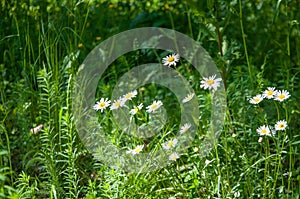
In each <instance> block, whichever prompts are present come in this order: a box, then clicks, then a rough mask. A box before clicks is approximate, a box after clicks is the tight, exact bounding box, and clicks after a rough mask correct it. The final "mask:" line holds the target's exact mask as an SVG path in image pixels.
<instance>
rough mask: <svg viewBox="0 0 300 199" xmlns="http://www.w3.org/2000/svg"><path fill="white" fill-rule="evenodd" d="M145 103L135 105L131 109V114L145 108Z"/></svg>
mask: <svg viewBox="0 0 300 199" xmlns="http://www.w3.org/2000/svg"><path fill="white" fill-rule="evenodd" d="M143 106H144V105H143V103H140V105H138V106H134V107H133V109H131V110H130V111H129V113H130V114H132V115H135V114H136V113H137V112H138V111H139V110H141V109H142V108H143Z"/></svg>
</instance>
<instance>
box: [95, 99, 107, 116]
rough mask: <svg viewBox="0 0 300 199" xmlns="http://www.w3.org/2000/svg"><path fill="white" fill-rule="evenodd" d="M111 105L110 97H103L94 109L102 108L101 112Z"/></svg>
mask: <svg viewBox="0 0 300 199" xmlns="http://www.w3.org/2000/svg"><path fill="white" fill-rule="evenodd" d="M109 105H110V100H108V98H106V99H104V98H101V99H100V101H99V102H97V103H96V104H95V105H94V106H93V109H94V110H96V111H98V110H101V113H102V112H103V110H104V109H106V108H107V107H108V106H109Z"/></svg>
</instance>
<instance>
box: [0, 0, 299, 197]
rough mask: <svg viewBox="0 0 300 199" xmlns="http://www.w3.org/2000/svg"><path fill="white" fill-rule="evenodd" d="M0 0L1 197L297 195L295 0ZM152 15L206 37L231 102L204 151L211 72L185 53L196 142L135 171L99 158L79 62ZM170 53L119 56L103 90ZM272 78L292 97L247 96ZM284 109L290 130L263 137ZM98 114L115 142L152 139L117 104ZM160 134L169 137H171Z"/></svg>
mask: <svg viewBox="0 0 300 199" xmlns="http://www.w3.org/2000/svg"><path fill="white" fill-rule="evenodd" d="M0 3H1V12H2V15H1V16H2V17H1V19H0V29H1V31H0V52H2V54H1V55H2V56H0V74H1V76H0V88H1V90H0V198H22V199H23V198H53V199H54V198H91V199H92V198H172V197H173V198H174V197H175V198H208V197H209V198H234V197H236V196H238V193H240V198H258V197H260V198H298V197H299V193H300V190H299V187H300V166H299V164H300V159H299V157H300V156H299V149H300V142H299V138H300V136H299V128H300V126H299V123H300V121H299V118H300V111H299V110H300V103H299V100H300V97H299V96H300V95H299V93H300V85H299V76H300V67H299V66H300V54H299V53H300V45H299V38H300V29H299V19H300V16H299V15H300V14H299V10H300V7H299V6H300V4H299V3H298V2H297V1H296V0H278V1H275V2H274V1H271V0H243V1H242V0H234V1H229V0H207V1H196V0H182V1H175V0H167V1H158V0H152V1H150V0H140V1H134V0H111V1H110V0H82V1H77V0H76V1H75V0H71V1H67V0H60V1H54V0H48V1H43V0H11V1H6V0H1V1H0ZM149 26H152V27H165V28H172V29H174V30H177V31H179V32H182V33H184V34H186V35H189V36H190V37H192V38H193V39H195V40H197V41H198V42H200V43H201V45H202V46H203V47H204V48H205V49H206V50H207V51H208V53H209V54H210V55H211V57H213V59H214V61H215V63H216V64H217V66H218V68H219V69H220V71H221V73H222V75H223V81H224V83H225V86H226V91H227V105H228V111H227V117H226V124H225V126H224V129H223V132H222V134H221V136H220V139H219V140H218V144H217V145H216V146H215V147H214V150H213V151H212V152H211V153H210V154H209V155H208V156H207V157H206V158H199V151H197V150H198V148H199V146H200V145H201V144H202V140H203V134H204V133H205V132H206V130H207V128H208V125H209V116H210V112H209V108H210V107H209V106H210V103H209V100H208V98H210V96H209V95H208V94H207V93H206V92H204V91H201V90H200V91H199V87H200V80H201V77H199V75H196V74H195V71H193V70H191V69H190V67H189V64H188V63H186V62H185V61H184V60H183V61H181V63H180V66H178V67H177V68H176V70H177V71H179V72H180V73H181V74H182V75H183V76H184V77H185V78H186V79H188V80H189V82H191V85H192V86H193V88H194V89H195V90H196V89H197V92H196V97H197V99H198V101H199V104H200V107H199V108H200V110H201V121H200V122H199V124H200V127H201V128H199V130H198V132H197V135H196V138H197V139H195V141H194V143H193V144H194V146H193V147H191V148H190V149H189V150H188V151H187V152H186V153H185V154H183V155H182V156H181V157H180V159H178V160H177V161H176V162H175V163H174V164H172V165H169V166H168V167H166V168H163V169H160V170H157V171H154V172H151V173H141V174H129V173H125V172H123V171H118V170H114V169H112V168H110V167H109V165H103V164H102V163H100V162H98V161H96V160H95V159H94V158H93V157H92V156H91V154H90V153H89V152H88V151H87V150H86V148H85V147H84V146H83V144H82V143H81V140H80V139H79V137H78V135H77V132H76V128H75V124H74V119H73V115H72V107H71V104H72V99H71V94H72V89H73V86H74V85H73V84H74V79H75V77H76V74H77V71H78V68H79V66H80V64H81V63H82V61H83V60H84V59H85V57H86V56H87V54H88V53H89V52H90V51H91V50H92V49H93V48H94V47H95V46H96V45H97V44H99V43H100V42H102V41H103V40H105V39H106V38H109V37H110V36H112V35H114V34H117V33H119V32H121V31H124V30H128V29H132V28H138V27H149ZM166 55H168V53H167V52H161V51H157V52H156V51H151V50H149V51H135V52H131V53H128V54H126V55H124V56H122V57H120V58H118V60H116V61H115V62H114V63H113V64H112V65H111V66H110V67H109V69H108V70H107V71H106V72H105V75H104V77H105V78H104V79H102V80H101V81H100V82H99V84H98V92H97V94H96V96H95V98H96V99H100V98H101V97H109V96H110V95H111V92H112V89H113V87H114V85H115V84H116V82H117V81H118V79H119V78H120V77H121V76H122V75H123V73H125V72H126V71H128V70H130V69H131V68H132V67H134V66H136V65H139V64H142V63H148V62H161V59H162V58H163V57H164V56H166ZM108 80H109V84H107V81H108ZM271 86H272V87H276V89H280V90H288V91H289V92H290V94H291V97H290V98H289V99H288V100H287V101H285V102H283V103H279V102H275V101H272V100H263V101H262V102H261V103H260V104H259V105H255V106H254V105H252V104H250V103H249V98H250V97H253V96H254V95H256V94H259V93H261V92H263V91H264V90H265V89H266V88H267V87H271ZM143 89H144V90H142V91H141V93H143V94H144V97H145V99H146V100H149V102H150V101H151V100H153V98H156V97H158V98H159V99H165V100H166V101H167V102H170V103H173V104H174V107H177V106H178V103H177V102H176V100H174V96H173V95H164V94H165V93H166V92H165V91H166V89H164V88H162V87H159V86H155V85H147V86H146V87H145V88H143ZM134 103H136V105H138V103H139V102H138V101H136V102H134ZM176 103H177V104H176ZM168 114H169V115H171V114H172V113H168ZM103 115H104V114H103ZM175 116H176V117H175ZM178 118H179V116H178V115H176V114H174V117H173V118H172V119H171V120H170V121H169V123H168V125H166V126H165V127H164V130H163V131H164V132H168V131H176V130H178V129H179V127H178V124H177V123H178ZM282 119H285V120H286V121H287V123H288V128H287V130H286V131H282V132H280V133H277V134H276V136H275V137H269V138H268V137H264V138H263V141H262V142H261V143H259V142H258V139H259V135H258V134H257V133H256V129H257V128H258V127H259V126H261V125H264V124H266V125H274V124H275V123H276V122H277V121H278V120H282ZM137 120H138V118H137ZM99 121H100V122H102V123H104V124H105V125H107V126H106V127H107V129H106V131H107V132H106V133H107V135H108V137H109V139H111V141H112V142H113V143H114V144H116V145H118V144H119V145H120V146H121V147H128V148H132V147H134V146H136V144H138V143H141V142H143V141H141V140H139V139H136V138H132V137H130V136H125V135H123V134H122V132H121V131H120V129H118V128H116V127H115V126H114V122H115V121H113V120H112V119H111V116H110V115H109V114H107V115H104V117H103V118H102V115H100V114H99ZM138 122H143V121H142V120H139V121H138ZM171 135H172V134H169V136H170V137H171ZM153 141H154V142H155V143H157V142H158V143H161V142H162V138H161V137H159V136H158V137H155V139H153ZM152 146H154V144H153V145H152ZM206 160H207V161H206ZM208 160H209V161H208Z"/></svg>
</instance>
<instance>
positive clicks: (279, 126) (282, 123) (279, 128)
mask: <svg viewBox="0 0 300 199" xmlns="http://www.w3.org/2000/svg"><path fill="white" fill-rule="evenodd" d="M286 127H287V123H286V121H285V120H280V121H278V122H277V123H276V124H275V130H276V131H284V130H285V129H286Z"/></svg>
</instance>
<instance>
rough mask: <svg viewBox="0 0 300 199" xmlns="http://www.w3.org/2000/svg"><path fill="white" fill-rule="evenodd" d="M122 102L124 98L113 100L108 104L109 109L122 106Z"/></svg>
mask: <svg viewBox="0 0 300 199" xmlns="http://www.w3.org/2000/svg"><path fill="white" fill-rule="evenodd" d="M124 104H125V100H124V98H119V99H117V100H114V102H113V103H112V105H111V106H110V110H114V109H118V108H120V107H122V106H124Z"/></svg>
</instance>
